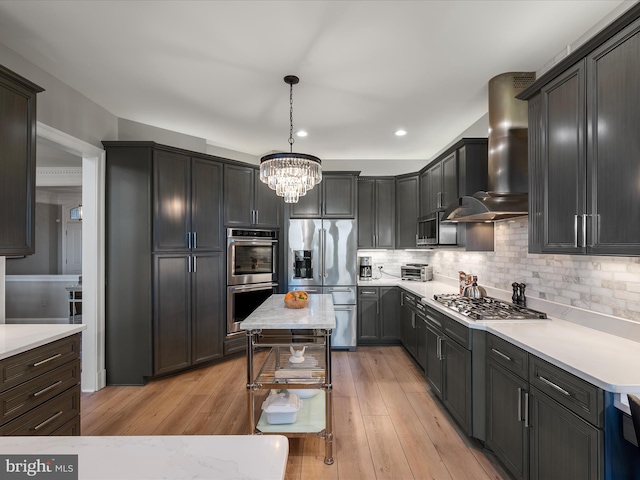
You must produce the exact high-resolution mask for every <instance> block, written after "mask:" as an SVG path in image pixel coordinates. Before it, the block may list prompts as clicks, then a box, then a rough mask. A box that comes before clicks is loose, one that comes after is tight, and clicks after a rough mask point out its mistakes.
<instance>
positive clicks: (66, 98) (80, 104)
mask: <svg viewBox="0 0 640 480" xmlns="http://www.w3.org/2000/svg"><path fill="white" fill-rule="evenodd" d="M0 64H2V65H4V66H5V67H7V68H9V69H10V70H13V71H14V72H16V73H17V74H19V75H22V76H23V77H25V78H27V79H28V80H30V81H32V82H33V83H35V84H37V85H39V86H41V87H42V88H44V89H45V91H44V92H42V93H40V94H38V98H37V105H38V110H37V118H38V121H40V122H42V123H44V124H46V125H49V126H50V127H53V128H55V129H57V130H60V131H62V132H65V133H67V134H69V135H72V136H73V137H76V138H78V139H80V140H83V141H85V142H87V143H90V144H91V145H94V146H96V147H100V148H102V144H101V143H100V142H101V141H102V140H116V139H117V138H118V122H117V117H116V116H115V115H113V114H111V113H109V112H108V111H107V110H105V109H104V108H102V107H101V106H100V105H98V104H97V103H95V102H93V101H92V100H89V99H88V98H87V97H85V96H84V95H82V94H80V93H79V92H77V91H76V90H74V89H73V88H71V87H70V86H69V85H67V84H66V83H63V82H61V81H60V80H58V79H57V78H55V77H53V76H52V75H50V74H49V73H47V72H45V71H44V70H42V69H41V68H39V67H37V66H35V65H34V64H32V63H31V62H29V61H27V60H26V59H25V58H24V57H21V56H20V55H18V54H17V53H15V52H14V51H13V50H10V49H8V48H6V47H5V46H4V45H2V44H0Z"/></svg>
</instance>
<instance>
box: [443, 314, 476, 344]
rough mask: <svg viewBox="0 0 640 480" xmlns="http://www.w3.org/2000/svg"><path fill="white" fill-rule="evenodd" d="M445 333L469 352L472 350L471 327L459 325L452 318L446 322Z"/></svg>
mask: <svg viewBox="0 0 640 480" xmlns="http://www.w3.org/2000/svg"><path fill="white" fill-rule="evenodd" d="M444 333H445V334H446V335H447V336H448V337H449V338H451V339H453V340H455V341H456V342H458V343H459V344H460V345H462V346H463V347H464V348H466V349H467V350H469V349H470V345H471V339H470V338H469V336H470V333H469V327H467V326H466V325H463V324H461V323H458V322H456V321H455V320H452V319H450V318H446V319H445V322H444Z"/></svg>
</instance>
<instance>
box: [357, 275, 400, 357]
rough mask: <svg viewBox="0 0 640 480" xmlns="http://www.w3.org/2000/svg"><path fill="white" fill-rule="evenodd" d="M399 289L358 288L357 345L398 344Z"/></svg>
mask: <svg viewBox="0 0 640 480" xmlns="http://www.w3.org/2000/svg"><path fill="white" fill-rule="evenodd" d="M399 308H400V289H398V287H358V344H362V345H364V344H369V345H389V344H398V343H400V335H401V323H400V312H399Z"/></svg>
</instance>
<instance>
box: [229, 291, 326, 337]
mask: <svg viewBox="0 0 640 480" xmlns="http://www.w3.org/2000/svg"><path fill="white" fill-rule="evenodd" d="M240 328H241V329H242V330H260V329H263V328H266V329H280V328H284V329H286V328H289V329H292V330H293V329H313V328H317V329H331V330H333V329H334V328H336V316H335V311H334V309H333V298H332V296H331V295H309V303H308V304H307V306H306V307H305V308H286V307H285V306H284V295H279V294H278V295H271V296H270V297H269V298H267V299H266V300H265V301H264V303H263V304H262V305H260V306H259V307H258V308H256V309H255V310H254V311H253V312H252V313H251V314H250V315H249V316H248V317H247V318H246V319H245V320H243V321H242V323H241V324H240Z"/></svg>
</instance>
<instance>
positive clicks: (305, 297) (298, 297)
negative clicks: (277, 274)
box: [284, 290, 309, 308]
mask: <svg viewBox="0 0 640 480" xmlns="http://www.w3.org/2000/svg"><path fill="white" fill-rule="evenodd" d="M307 303H309V294H308V293H307V292H303V291H302V290H293V291H291V292H287V293H286V294H285V296H284V306H285V307H287V308H304V307H306V306H307Z"/></svg>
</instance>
